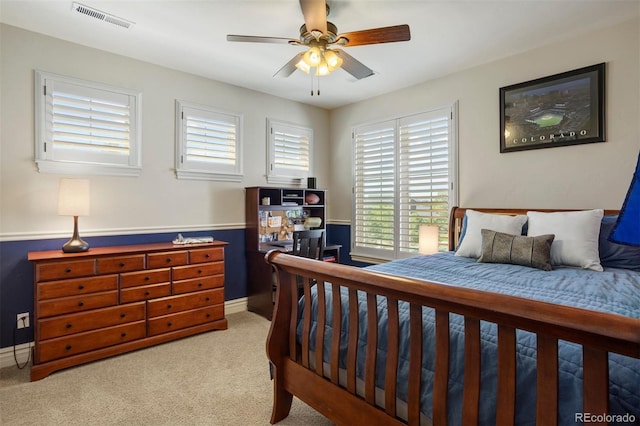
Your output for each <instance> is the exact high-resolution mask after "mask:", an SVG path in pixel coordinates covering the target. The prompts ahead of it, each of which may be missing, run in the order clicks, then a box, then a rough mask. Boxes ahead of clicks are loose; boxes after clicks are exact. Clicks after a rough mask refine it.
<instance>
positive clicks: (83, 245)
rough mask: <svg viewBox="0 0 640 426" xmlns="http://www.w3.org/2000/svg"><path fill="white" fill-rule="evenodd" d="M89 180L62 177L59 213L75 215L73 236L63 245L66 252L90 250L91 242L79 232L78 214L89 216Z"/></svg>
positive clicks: (59, 193)
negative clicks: (83, 238)
mask: <svg viewBox="0 0 640 426" xmlns="http://www.w3.org/2000/svg"><path fill="white" fill-rule="evenodd" d="M89 201H90V199H89V181H88V180H87V179H60V187H59V191H58V214H59V215H62V216H73V236H72V237H71V239H70V240H69V241H67V242H66V243H65V244H64V245H63V246H62V251H63V252H65V253H79V252H83V251H87V250H89V244H87V242H85V241H83V240H82V238H80V235H79V234H78V216H89Z"/></svg>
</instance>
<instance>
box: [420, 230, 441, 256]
mask: <svg viewBox="0 0 640 426" xmlns="http://www.w3.org/2000/svg"><path fill="white" fill-rule="evenodd" d="M439 234H440V230H439V228H438V225H420V228H419V233H418V252H419V253H420V254H434V253H437V252H438V240H439Z"/></svg>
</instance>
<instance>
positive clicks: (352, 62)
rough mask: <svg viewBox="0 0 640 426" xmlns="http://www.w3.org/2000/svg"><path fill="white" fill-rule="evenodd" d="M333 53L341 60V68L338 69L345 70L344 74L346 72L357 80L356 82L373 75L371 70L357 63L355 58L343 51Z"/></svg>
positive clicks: (337, 50) (335, 50) (336, 50)
mask: <svg viewBox="0 0 640 426" xmlns="http://www.w3.org/2000/svg"><path fill="white" fill-rule="evenodd" d="M333 51H334V52H337V53H338V55H339V56H340V58H342V66H341V67H340V68H342V69H343V70H345V71H346V72H348V73H349V74H351V75H352V76H354V77H355V78H357V79H358V80H361V79H363V78H367V77H370V76H372V75H373V70H372V69H371V68H369V67H368V66H366V65H365V64H363V63H362V62H360V61H358V60H357V59H356V58H354V57H353V56H351V55H349V54H348V53H347V52H345V51H344V50H340V49H333Z"/></svg>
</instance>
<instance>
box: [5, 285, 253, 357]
mask: <svg viewBox="0 0 640 426" xmlns="http://www.w3.org/2000/svg"><path fill="white" fill-rule="evenodd" d="M246 310H247V298H246V297H241V298H240V299H234V300H229V301H227V302H224V312H225V314H226V315H228V314H235V313H238V312H243V311H246ZM32 346H33V342H29V343H23V344H21V345H17V346H16V347H15V351H16V356H15V359H14V357H13V346H9V347H7V348H0V368H5V367H12V366H15V365H16V359H17V360H18V364H20V365H22V364H24V363H25V362H26V361H27V359H29V352H30V350H31V347H32Z"/></svg>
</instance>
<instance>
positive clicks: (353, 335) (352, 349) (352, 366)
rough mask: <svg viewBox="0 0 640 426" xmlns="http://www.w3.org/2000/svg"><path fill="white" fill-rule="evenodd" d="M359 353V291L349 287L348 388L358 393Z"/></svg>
mask: <svg viewBox="0 0 640 426" xmlns="http://www.w3.org/2000/svg"><path fill="white" fill-rule="evenodd" d="M357 354H358V292H357V291H356V290H355V289H354V288H351V287H350V288H349V342H348V343H347V390H348V391H349V392H351V393H353V394H355V393H356V360H357Z"/></svg>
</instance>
